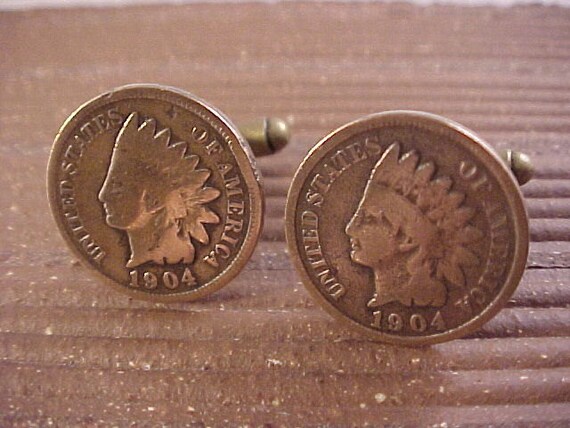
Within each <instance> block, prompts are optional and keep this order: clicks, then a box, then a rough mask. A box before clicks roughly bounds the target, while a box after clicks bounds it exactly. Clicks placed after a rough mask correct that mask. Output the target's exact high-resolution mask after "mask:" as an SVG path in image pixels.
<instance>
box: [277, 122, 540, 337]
mask: <svg viewBox="0 0 570 428" xmlns="http://www.w3.org/2000/svg"><path fill="white" fill-rule="evenodd" d="M286 232H287V241H288V244H289V250H290V253H291V255H292V257H293V261H294V263H295V265H296V267H297V269H298V271H299V272H300V274H301V277H302V279H303V282H304V284H305V285H306V287H307V288H308V289H309V291H310V292H311V293H312V294H313V296H315V298H316V299H317V300H318V301H319V302H320V303H321V304H322V305H323V307H324V308H325V309H326V310H327V311H328V312H329V313H331V314H332V315H333V316H335V317H337V318H339V319H341V320H343V321H344V322H346V324H348V325H350V326H351V327H354V328H356V329H358V330H359V331H361V332H364V333H365V334H367V335H369V336H371V337H373V338H375V339H378V340H381V341H384V342H388V343H394V344H404V345H422V344H430V343H437V342H442V341H445V340H450V339H453V338H457V337H460V336H463V335H465V334H467V333H469V332H472V331H474V330H476V329H477V328H478V327H480V326H481V325H482V324H483V323H485V322H486V321H488V320H489V319H490V318H491V317H492V316H493V315H494V314H495V313H497V311H499V309H500V308H501V307H502V306H503V305H504V304H505V303H506V301H507V300H508V298H509V297H510V296H511V294H512V292H513V291H514V289H515V288H516V286H517V285H518V282H519V280H520V277H521V275H522V272H523V270H524V267H525V263H526V258H527V253H528V239H529V237H528V219H527V214H526V210H525V207H524V204H523V201H522V196H521V193H520V190H519V187H518V185H517V183H516V181H515V179H514V177H513V176H512V174H511V172H510V171H509V170H508V169H507V168H506V166H505V165H504V164H503V162H502V161H501V160H500V158H499V157H498V156H497V155H496V154H495V153H494V152H493V151H492V150H491V149H490V148H489V147H488V146H487V145H486V144H485V143H484V142H483V141H482V140H481V139H479V138H478V137H476V136H475V135H474V134H473V133H472V132H471V131H469V130H467V129H465V128H464V127H462V126H461V125H459V124H457V123H455V122H452V121H449V120H447V119H444V118H442V117H439V116H435V115H431V114H427V113H421V112H408V111H395V112H386V113H380V114H376V115H372V116H368V117H366V118H364V119H361V120H358V121H356V122H352V123H350V124H348V125H346V126H344V127H342V128H340V129H338V130H336V131H334V132H333V133H332V134H330V135H328V136H327V137H325V138H324V139H323V140H321V141H320V142H319V143H318V144H317V145H316V146H315V147H314V148H313V149H312V150H311V151H310V152H309V154H308V155H307V157H306V158H305V160H304V161H303V163H302V164H301V166H300V167H299V169H298V170H297V173H296V175H295V177H294V179H293V183H292V185H291V187H290V190H289V195H288V198H287V208H286Z"/></svg>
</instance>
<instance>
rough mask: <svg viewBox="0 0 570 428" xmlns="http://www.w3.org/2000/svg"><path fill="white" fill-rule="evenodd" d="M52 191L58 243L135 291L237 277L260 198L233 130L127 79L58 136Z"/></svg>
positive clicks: (180, 97)
mask: <svg viewBox="0 0 570 428" xmlns="http://www.w3.org/2000/svg"><path fill="white" fill-rule="evenodd" d="M48 197H49V201H50V205H51V210H52V212H53V215H54V218H55V221H56V223H57V226H58V227H59V229H60V231H61V233H62V235H63V237H64V238H65V241H66V242H67V244H68V245H69V247H70V248H71V249H72V250H73V252H74V254H75V255H76V256H77V257H79V259H80V260H81V261H83V262H84V264H86V265H87V266H88V267H90V268H92V269H93V270H95V271H96V272H98V273H100V274H101V275H102V276H103V277H104V278H105V279H107V280H108V281H107V282H108V283H109V284H112V285H113V286H115V288H117V289H119V290H121V291H125V292H127V293H129V294H130V295H131V296H133V297H137V298H146V299H152V300H157V301H176V300H194V299H196V298H199V297H202V296H204V295H205V294H208V293H211V292H213V291H215V290H217V289H219V288H220V287H222V286H223V285H225V284H227V283H228V281H229V280H230V279H231V278H233V277H234V276H235V275H236V274H237V273H238V272H239V271H240V270H241V269H242V267H243V266H244V265H245V263H246V261H247V260H248V258H249V256H250V255H251V253H252V251H253V249H254V247H255V244H256V242H257V239H258V236H259V233H260V230H261V225H262V218H263V217H262V216H263V200H262V194H261V189H260V184H259V175H258V173H257V171H256V168H255V164H254V160H253V155H252V154H251V152H250V149H249V147H248V146H247V143H246V142H245V140H244V139H243V137H242V136H241V135H240V134H239V132H238V131H237V128H236V127H235V126H234V125H233V124H232V123H231V122H230V121H229V120H228V119H227V118H226V117H225V116H224V115H223V114H222V113H220V112H219V111H217V110H215V109H214V108H213V107H211V106H209V105H208V104H207V103H205V102H204V101H202V100H200V99H198V98H196V97H194V96H193V95H191V94H189V93H186V92H183V91H180V90H178V89H174V88H169V87H164V86H157V85H130V86H125V87H122V88H118V89H116V90H113V91H111V92H108V93H105V94H103V95H101V96H99V97H97V98H95V99H93V100H91V101H89V102H87V103H86V104H84V105H83V106H81V107H80V108H79V109H78V110H77V111H76V112H75V113H73V114H72V115H71V116H70V117H69V118H68V120H67V121H66V122H65V123H64V124H63V126H62V128H61V130H60V131H59V133H58V134H57V136H56V138H55V142H54V145H53V148H52V152H51V155H50V160H49V166H48Z"/></svg>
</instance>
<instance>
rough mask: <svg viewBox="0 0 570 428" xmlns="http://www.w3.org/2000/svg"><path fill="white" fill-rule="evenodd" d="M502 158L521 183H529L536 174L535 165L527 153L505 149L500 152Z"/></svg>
mask: <svg viewBox="0 0 570 428" xmlns="http://www.w3.org/2000/svg"><path fill="white" fill-rule="evenodd" d="M500 156H501V159H503V161H504V162H505V163H506V164H507V167H508V168H509V169H510V170H511V172H512V173H513V175H514V176H515V178H516V179H517V181H518V183H519V185H521V186H522V185H523V184H525V183H528V182H529V181H530V179H531V178H532V177H533V175H534V167H533V165H532V163H531V161H530V158H529V157H528V155H527V154H525V153H521V152H516V151H514V150H510V149H508V150H503V151H501V152H500Z"/></svg>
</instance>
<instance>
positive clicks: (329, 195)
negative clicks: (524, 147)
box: [48, 85, 532, 345]
mask: <svg viewBox="0 0 570 428" xmlns="http://www.w3.org/2000/svg"><path fill="white" fill-rule="evenodd" d="M288 134H289V131H288V129H287V126H286V124H285V123H284V122H282V121H280V120H273V119H271V120H263V121H262V122H261V123H260V124H259V125H258V126H250V127H248V128H245V129H244V132H243V133H242V132H240V131H239V130H238V128H236V127H235V126H234V125H233V124H232V122H231V121H230V120H229V119H227V118H226V116H225V115H224V114H222V113H221V112H220V111H218V110H216V109H215V108H213V107H212V106H210V105H208V104H207V103H205V102H204V101H202V100H200V99H198V98H196V97H194V96H193V95H191V94H189V93H187V92H184V91H181V90H178V89H175V88H170V87H164V86H158V85H129V86H125V87H122V88H118V89H115V90H113V91H111V92H108V93H105V94H102V95H100V96H99V97H97V98H95V99H93V100H91V101H89V102H87V103H86V104H84V105H83V106H81V107H80V108H79V109H78V110H77V111H75V112H74V113H73V114H72V115H71V116H70V117H69V118H68V119H67V121H66V122H65V123H64V124H63V126H62V128H61V129H60V131H59V133H58V134H57V136H56V139H55V142H54V145H53V148H52V152H51V155H50V160H49V166H48V196H49V201H50V206H51V210H52V213H53V215H54V218H55V220H56V223H57V226H58V227H59V230H60V232H61V233H62V235H63V237H64V239H65V240H66V242H67V244H68V245H69V247H70V248H71V250H72V251H73V252H74V254H75V255H76V256H77V257H78V258H79V259H80V260H82V261H83V262H84V264H85V265H87V266H88V267H90V268H91V269H93V270H94V271H96V272H98V273H99V274H100V275H102V277H103V278H104V279H105V281H106V282H107V283H109V284H110V285H112V286H114V287H115V288H116V289H118V290H120V291H123V292H127V293H129V294H130V295H131V296H133V297H135V298H142V299H147V300H154V301H163V302H172V301H191V300H195V299H198V298H201V297H203V296H205V295H207V294H210V293H212V292H214V291H216V290H218V289H220V288H221V287H223V286H224V285H226V284H227V283H228V282H229V281H230V280H231V279H232V278H234V277H235V276H236V275H237V274H238V272H239V271H240V270H241V269H242V268H243V267H244V265H245V264H246V262H247V260H248V259H249V258H250V256H251V254H252V252H253V250H254V248H255V245H256V243H257V241H258V238H259V235H260V232H261V229H262V224H263V208H264V204H263V192H262V187H261V181H260V180H261V177H260V174H259V172H258V171H257V169H256V166H255V159H254V152H255V154H257V155H264V154H271V153H274V152H276V151H278V150H279V149H280V148H282V147H283V146H285V145H286V143H287V141H288V138H289V135H288ZM248 142H249V143H251V147H250V144H249V143H248ZM252 148H253V150H252ZM531 175H532V168H531V166H530V162H529V161H528V158H527V157H526V156H525V155H522V154H518V153H514V152H508V153H506V154H505V155H504V156H503V158H501V157H500V156H499V155H498V154H496V153H495V152H494V151H493V150H492V149H491V148H490V147H489V146H488V145H487V144H486V143H485V142H484V141H483V140H481V139H480V138H479V137H477V136H476V135H475V134H474V133H473V132H471V131H469V130H467V129H466V128H464V127H463V126H461V125H459V124H457V123H455V122H452V121H450V120H448V119H445V118H442V117H440V116H436V115H432V114H428V113H422V112H412V111H394V112H384V113H378V114H374V115H371V116H367V117H365V118H363V119H360V120H357V121H355V122H352V123H349V124H347V125H345V126H343V127H341V128H339V129H337V130H336V131H334V132H332V133H331V134H329V135H328V136H326V137H324V138H323V139H322V140H321V141H320V142H318V143H317V144H316V145H315V146H314V147H313V148H312V149H311V150H310V151H309V153H308V154H307V156H306V157H305V159H304V160H303V162H302V163H301V165H300V166H299V168H298V170H297V172H296V174H295V177H294V178H293V182H292V184H291V186H290V188H289V193H288V197H287V205H286V215H285V227H286V236H287V241H288V245H289V252H290V255H291V257H292V259H293V262H294V264H295V266H296V267H297V269H298V271H299V273H300V275H301V278H302V279H303V282H304V284H305V285H306V286H307V288H308V290H309V291H310V292H311V293H312V295H313V296H314V297H315V298H316V300H318V301H319V302H320V303H321V304H322V306H323V307H324V308H325V309H326V310H327V311H328V312H329V313H331V314H332V315H334V316H336V317H338V318H339V319H341V320H342V321H344V322H345V324H346V325H349V326H351V327H353V328H356V329H357V330H359V331H361V332H363V333H364V334H366V335H368V336H370V337H372V338H374V339H377V340H381V341H384V342H388V343H393V344H403V345H425V344H430V343H437V342H442V341H445V340H450V339H454V338H457V337H460V336H463V335H465V334H467V333H469V332H472V331H474V330H476V329H477V328H479V327H480V326H481V325H482V324H483V323H485V322H486V321H488V320H489V319H490V318H491V317H492V316H493V315H495V314H496V313H497V312H498V311H499V310H500V308H501V307H502V306H503V305H504V304H505V303H506V301H507V300H508V299H509V297H510V296H511V294H512V293H513V291H514V289H515V288H516V286H517V285H518V282H519V281H520V277H521V275H522V273H523V271H524V267H525V263H526V258H527V254H528V241H529V233H528V217H527V213H526V209H525V206H524V203H523V199H522V196H521V193H520V190H519V184H524V182H526V181H528V179H530V177H531Z"/></svg>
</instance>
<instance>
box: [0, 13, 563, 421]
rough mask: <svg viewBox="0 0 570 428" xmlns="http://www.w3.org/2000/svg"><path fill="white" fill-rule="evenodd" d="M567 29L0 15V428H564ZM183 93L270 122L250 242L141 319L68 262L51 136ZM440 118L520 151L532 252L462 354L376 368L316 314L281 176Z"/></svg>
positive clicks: (486, 16) (496, 17)
mask: <svg viewBox="0 0 570 428" xmlns="http://www.w3.org/2000/svg"><path fill="white" fill-rule="evenodd" d="M569 23H570V10H568V9H561V8H555V7H549V8H548V7H534V6H533V7H530V6H529V7H517V8H504V9H498V8H491V7H478V8H461V7H443V6H430V7H419V6H412V5H405V4H389V5H383V4H377V3H365V4H361V3H358V4H343V3H277V4H260V3H256V4H217V5H214V4H209V5H207V4H202V5H198V4H197V5H187V6H160V7H159V6H155V7H126V8H117V9H109V8H102V9H83V10H74V9H66V10H49V11H48V10H39V11H32V12H15V13H0V39H1V40H2V41H3V46H2V48H1V49H0V59H1V61H0V77H1V80H0V143H1V144H0V161H1V163H2V168H1V169H0V177H1V183H2V192H0V226H1V228H0V286H1V287H2V291H3V292H2V293H0V305H1V309H0V379H2V382H0V396H1V397H2V400H0V425H2V426H30V425H41V426H43V425H50V424H55V425H59V426H77V425H81V426H109V425H117V426H131V425H135V426H139V425H141V426H155V425H161V424H162V425H172V426H181V425H189V426H227V425H230V426H235V425H240V424H242V425H244V424H248V425H251V426H261V425H264V424H265V425H266V426H272V425H276V426H306V425H325V426H355V425H356V426H362V425H366V424H368V425H373V426H380V425H390V426H427V425H434V426H462V425H468V426H487V425H494V426H525V427H526V426H532V427H535V426H536V427H543V426H554V427H564V426H568V424H570V275H569V272H570V271H569V269H570V220H569V214H570V169H569V168H568V165H569V164H570V149H569V147H570V146H569V144H570V24H569ZM133 82H156V83H162V84H170V85H174V86H179V87H182V88H184V89H187V90H189V91H191V92H194V93H196V94H197V95H199V96H201V97H203V98H205V99H207V100H208V101H210V102H211V103H213V104H214V105H216V106H218V107H219V108H221V109H222V110H223V111H224V112H226V113H227V114H228V115H230V116H231V117H232V119H234V120H235V121H236V122H239V121H241V120H246V119H251V118H253V117H255V116H262V115H277V116H282V117H283V118H285V119H287V120H288V121H289V122H290V123H291V125H292V126H293V128H294V131H295V134H294V139H293V142H292V144H291V146H290V147H288V148H287V149H285V151H284V152H283V153H282V154H281V155H279V156H277V157H275V158H274V159H270V158H265V159H260V160H259V165H260V167H261V169H262V173H263V175H264V185H265V193H266V196H267V214H266V219H265V229H264V232H263V237H262V242H260V244H259V245H258V248H257V250H256V252H255V254H254V256H253V258H252V260H251V261H250V263H249V264H248V266H247V268H246V269H245V270H244V271H243V272H242V273H241V274H240V276H239V277H238V278H237V279H236V280H234V281H233V282H232V283H231V284H230V285H229V286H227V287H226V288H224V289H223V290H221V291H220V292H218V293H216V294H215V295H213V296H210V297H208V298H206V299H204V300H202V301H199V302H196V303H193V304H169V305H166V304H152V303H148V302H139V301H133V300H130V299H129V298H127V297H125V296H123V295H121V294H118V293H116V292H115V291H113V290H111V289H108V288H106V287H104V286H102V285H101V284H100V283H99V282H98V281H97V280H96V279H94V278H93V277H91V276H90V274H89V273H88V272H87V271H86V270H85V269H84V268H83V267H82V266H80V265H79V263H78V262H77V261H75V260H73V258H72V257H71V255H70V253H69V252H68V251H67V249H66V248H65V246H64V243H63V241H62V239H61V238H60V237H59V236H58V235H57V232H56V230H55V226H54V225H53V222H52V220H51V219H50V215H49V212H48V207H47V201H46V198H45V189H44V176H45V168H46V162H47V156H48V153H49V149H50V146H51V142H52V140H53V136H54V135H55V133H56V132H57V129H58V128H59V126H60V124H61V123H62V122H63V120H64V119H65V118H66V116H67V115H68V114H69V113H71V112H72V111H73V110H74V109H75V108H76V107H77V106H79V105H80V104H81V103H83V102H84V101H86V100H88V99H89V98H91V97H93V96H95V95H97V94H98V93H100V92H102V91H105V90H108V89H109V88H112V87H116V86H119V85H122V84H126V83H133ZM404 108H405V109H418V110H426V111H431V112H434V113H438V114H443V115H445V116H448V117H450V118H452V119H455V120H457V121H459V122H460V123H463V124H465V125H466V126H468V127H470V128H472V129H474V130H475V131H477V133H479V134H480V135H481V136H483V137H484V138H485V139H487V140H488V141H489V142H490V143H491V144H493V145H494V146H495V147H497V148H499V149H503V148H513V149H517V150H522V151H526V152H527V153H528V154H530V155H531V156H532V157H533V161H534V163H535V165H536V169H537V174H536V176H537V178H536V179H535V180H534V181H532V182H531V183H529V184H528V185H526V186H524V188H523V194H524V195H525V198H526V202H527V206H528V210H529V214H530V218H531V221H530V226H531V238H532V242H531V251H530V256H529V260H528V269H527V270H526V272H525V274H524V276H523V279H522V281H521V284H520V286H519V288H518V289H517V291H516V292H515V294H514V295H513V297H512V299H511V301H510V302H509V304H508V305H507V307H506V308H505V309H504V310H503V311H502V312H501V313H500V314H499V315H498V316H496V317H495V318H494V319H493V320H492V321H490V322H489V323H487V324H486V325H485V326H484V327H483V328H482V329H481V330H480V331H478V332H477V333H476V334H474V335H473V336H471V337H468V338H464V339H461V340H456V341H453V342H450V343H445V344H441V345H437V346H433V347H428V348H420V349H407V348H396V347H391V346H384V345H380V344H378V343H374V342H370V341H368V340H367V339H365V338H363V337H361V336H359V335H357V334H355V333H353V332H350V331H346V330H344V329H343V328H342V327H341V326H340V325H338V324H337V323H336V322H335V321H334V320H332V319H331V318H330V317H328V316H327V315H326V314H325V313H324V312H323V311H322V310H321V309H320V308H319V307H318V306H317V305H315V303H314V302H313V301H312V299H311V298H310V297H309V296H308V294H307V293H306V292H305V290H304V288H303V286H302V285H301V283H300V282H299V278H298V277H297V275H296V273H295V272H294V270H293V269H292V265H291V263H290V261H289V259H288V255H287V252H286V249H285V243H284V241H283V210H284V204H285V198H286V192H287V188H288V185H289V183H290V180H291V176H292V174H293V173H294V171H295V168H296V166H297V165H298V163H299V162H300V160H301V159H302V158H303V156H304V154H305V153H306V151H307V150H308V149H309V148H310V147H311V146H312V145H313V144H314V143H315V142H316V141H318V140H319V139H320V138H322V137H323V136H324V135H326V134H327V133H328V132H329V131H331V130H332V129H334V128H336V127H338V126H340V125H342V124H343V123H345V122H347V121H349V120H353V119H356V118H358V117H360V116H362V115H365V114H369V113H373V112H376V111H381V110H387V109H404Z"/></svg>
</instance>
